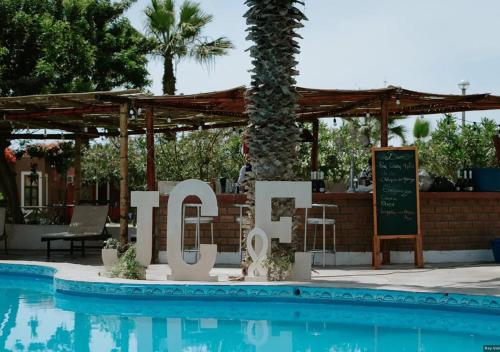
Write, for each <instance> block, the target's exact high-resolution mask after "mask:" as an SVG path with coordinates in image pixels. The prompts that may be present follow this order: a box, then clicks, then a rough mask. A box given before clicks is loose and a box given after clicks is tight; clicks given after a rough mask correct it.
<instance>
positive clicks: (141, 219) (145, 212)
mask: <svg viewBox="0 0 500 352" xmlns="http://www.w3.org/2000/svg"><path fill="white" fill-rule="evenodd" d="M130 204H131V205H132V206H133V207H137V245H136V250H137V261H138V262H139V263H141V265H143V266H145V267H147V266H148V265H149V264H151V251H152V246H153V208H155V207H158V206H159V205H160V193H159V192H132V194H131V198H130Z"/></svg>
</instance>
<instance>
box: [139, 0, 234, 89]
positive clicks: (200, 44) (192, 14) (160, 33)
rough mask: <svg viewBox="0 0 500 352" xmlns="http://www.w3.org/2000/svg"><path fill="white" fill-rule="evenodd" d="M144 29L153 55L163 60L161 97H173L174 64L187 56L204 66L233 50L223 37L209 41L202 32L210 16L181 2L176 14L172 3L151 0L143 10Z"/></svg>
mask: <svg viewBox="0 0 500 352" xmlns="http://www.w3.org/2000/svg"><path fill="white" fill-rule="evenodd" d="M145 12H146V16H147V17H148V22H147V30H148V32H149V33H150V37H151V39H152V40H153V41H154V42H155V44H156V47H155V50H154V54H155V55H157V56H160V57H161V58H162V59H163V67H164V72H163V94H169V95H173V94H175V82H176V80H175V63H176V62H178V61H180V60H182V59H184V58H187V57H190V58H193V59H195V60H196V61H197V62H199V63H202V64H208V63H211V62H213V61H214V60H215V58H216V57H217V56H222V55H226V54H227V52H228V50H229V49H231V48H233V45H232V43H231V42H230V41H229V40H227V39H226V38H225V37H220V38H217V39H214V40H212V39H210V38H208V37H206V36H204V35H203V29H204V28H205V27H206V25H207V24H209V23H210V22H212V20H213V16H212V15H210V14H207V13H205V12H203V10H202V9H201V8H200V4H199V3H196V2H192V1H189V0H185V1H184V2H183V3H182V4H181V5H180V7H179V13H178V14H177V13H176V7H175V1H174V0H151V5H150V6H148V7H147V8H146V11H145Z"/></svg>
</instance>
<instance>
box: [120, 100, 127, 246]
mask: <svg viewBox="0 0 500 352" xmlns="http://www.w3.org/2000/svg"><path fill="white" fill-rule="evenodd" d="M128 193H129V192H128V105H127V104H121V105H120V242H121V244H123V245H124V244H127V242H128V209H129V194H128Z"/></svg>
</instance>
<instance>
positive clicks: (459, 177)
mask: <svg viewBox="0 0 500 352" xmlns="http://www.w3.org/2000/svg"><path fill="white" fill-rule="evenodd" d="M463 185H464V179H463V178H462V170H458V171H457V182H456V183H455V191H457V192H461V191H463Z"/></svg>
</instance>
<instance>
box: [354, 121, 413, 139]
mask: <svg viewBox="0 0 500 352" xmlns="http://www.w3.org/2000/svg"><path fill="white" fill-rule="evenodd" d="M404 119H406V116H389V119H388V131H389V139H393V138H399V139H400V140H401V142H402V144H403V145H406V143H407V140H406V133H407V132H408V131H407V129H406V127H405V126H403V125H400V124H399V123H398V121H399V120H404ZM348 123H349V125H350V128H352V129H354V130H356V131H357V132H358V134H359V138H360V139H361V140H362V142H363V144H364V145H366V146H374V145H375V144H377V142H380V122H379V120H378V119H377V118H375V117H361V118H359V119H351V120H349V122H348Z"/></svg>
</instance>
